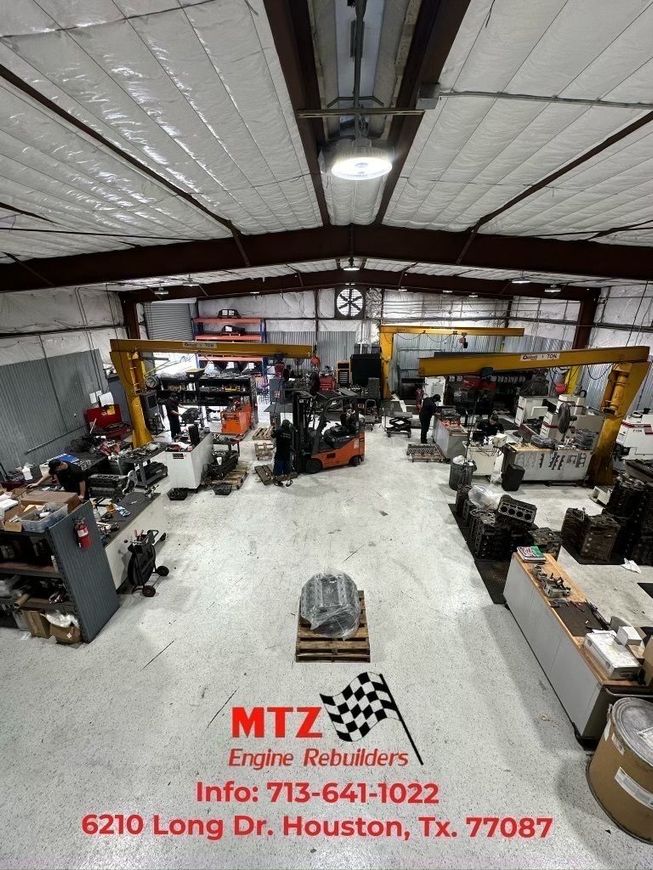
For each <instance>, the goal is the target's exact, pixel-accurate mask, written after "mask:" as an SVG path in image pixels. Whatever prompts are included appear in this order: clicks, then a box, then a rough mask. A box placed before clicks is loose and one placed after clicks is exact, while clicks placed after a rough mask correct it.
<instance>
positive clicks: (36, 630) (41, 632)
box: [21, 610, 53, 637]
mask: <svg viewBox="0 0 653 870" xmlns="http://www.w3.org/2000/svg"><path fill="white" fill-rule="evenodd" d="M21 612H22V613H23V615H24V617H25V620H26V621H27V625H28V627H29V633H30V634H31V635H32V637H50V629H51V628H53V626H52V625H50V623H49V622H48V621H47V619H46V618H45V616H43V614H42V613H40V612H39V611H38V610H23V611H21Z"/></svg>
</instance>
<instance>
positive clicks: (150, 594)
mask: <svg viewBox="0 0 653 870" xmlns="http://www.w3.org/2000/svg"><path fill="white" fill-rule="evenodd" d="M141 592H142V593H143V595H144V596H145V597H146V598H154V596H155V595H156V589H155V588H154V586H143V587H142V589H141Z"/></svg>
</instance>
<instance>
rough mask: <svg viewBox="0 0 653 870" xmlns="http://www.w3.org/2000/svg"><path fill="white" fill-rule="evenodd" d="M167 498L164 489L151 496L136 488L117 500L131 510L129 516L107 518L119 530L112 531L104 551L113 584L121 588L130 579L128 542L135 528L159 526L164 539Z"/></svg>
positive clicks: (154, 527)
mask: <svg viewBox="0 0 653 870" xmlns="http://www.w3.org/2000/svg"><path fill="white" fill-rule="evenodd" d="M106 501H107V502H108V499H106ZM166 502H167V499H164V497H163V496H162V495H161V494H160V493H154V494H153V495H152V496H147V495H145V493H143V492H138V491H136V490H134V491H132V492H130V493H128V494H127V495H126V496H123V498H122V499H121V500H120V501H119V502H117V504H119V505H120V507H122V508H125V509H126V510H128V511H129V516H128V517H122V516H120V514H119V513H117V512H116V513H115V514H114V515H113V517H112V518H111V519H110V520H107V522H110V523H112V524H115V525H117V526H118V530H117V531H115V532H112V533H111V534H110V535H109V536H108V538H107V539H105V544H104V552H105V553H106V557H107V560H108V562H109V568H110V569H111V576H112V578H113V585H114V586H115V588H116V589H119V588H120V587H121V586H122V584H123V583H124V582H125V580H126V579H127V565H128V563H129V559H130V556H131V553H130V552H129V550H128V546H129V544H130V542H131V540H132V539H133V538H134V534H135V531H136V530H137V529H138V530H141V529H143V530H144V531H148V530H149V529H155V530H158V531H159V533H160V534H159V535H158V536H157V539H156V540H157V541H158V540H160V537H161V535H162V534H167V530H166V518H165V516H164V505H165V503H166ZM98 512H99V513H100V514H101V515H104V513H105V512H106V507H103V506H99V507H98ZM168 522H169V518H168ZM157 552H158V548H157Z"/></svg>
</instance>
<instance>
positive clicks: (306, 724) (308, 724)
mask: <svg viewBox="0 0 653 870" xmlns="http://www.w3.org/2000/svg"><path fill="white" fill-rule="evenodd" d="M321 709H322V708H321V707H297V712H298V713H306V716H304V721H303V722H302V724H301V725H300V726H299V728H298V729H297V736H298V737H321V736H322V732H321V731H311V728H312V727H313V725H315V722H316V720H317V717H318V716H319V715H320V710H321Z"/></svg>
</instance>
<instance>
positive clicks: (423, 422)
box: [419, 396, 435, 444]
mask: <svg viewBox="0 0 653 870" xmlns="http://www.w3.org/2000/svg"><path fill="white" fill-rule="evenodd" d="M434 413H435V402H434V401H433V399H432V398H431V397H430V396H425V397H424V400H423V401H422V407H421V408H420V409H419V423H420V426H421V427H422V435H421V438H420V441H421V442H422V444H426V437H427V435H428V434H429V427H430V425H431V420H432V419H433V414H434Z"/></svg>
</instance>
